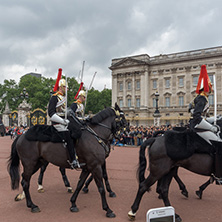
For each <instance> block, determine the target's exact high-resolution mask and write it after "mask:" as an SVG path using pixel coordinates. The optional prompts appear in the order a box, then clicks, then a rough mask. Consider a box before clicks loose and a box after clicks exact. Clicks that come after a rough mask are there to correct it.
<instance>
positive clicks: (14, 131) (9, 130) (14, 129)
mask: <svg viewBox="0 0 222 222" xmlns="http://www.w3.org/2000/svg"><path fill="white" fill-rule="evenodd" d="M28 129H29V127H24V126H9V127H5V134H6V136H11V139H15V138H16V137H17V136H18V135H21V134H23V133H25V132H26V131H27V130H28Z"/></svg>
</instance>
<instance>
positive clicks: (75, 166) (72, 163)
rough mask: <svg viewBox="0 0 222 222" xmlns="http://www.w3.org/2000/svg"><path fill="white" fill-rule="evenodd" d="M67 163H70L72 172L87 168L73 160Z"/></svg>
mask: <svg viewBox="0 0 222 222" xmlns="http://www.w3.org/2000/svg"><path fill="white" fill-rule="evenodd" d="M67 162H68V163H69V165H70V167H71V169H72V170H74V169H75V170H81V167H83V166H85V165H86V164H85V163H79V161H78V160H73V161H72V162H70V161H69V160H67Z"/></svg>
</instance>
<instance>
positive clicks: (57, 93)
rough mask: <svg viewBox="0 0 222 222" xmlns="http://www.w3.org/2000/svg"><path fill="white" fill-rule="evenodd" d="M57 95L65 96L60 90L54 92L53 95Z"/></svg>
mask: <svg viewBox="0 0 222 222" xmlns="http://www.w3.org/2000/svg"><path fill="white" fill-rule="evenodd" d="M57 95H62V96H63V94H62V93H61V92H59V91H57V92H56V93H54V94H53V96H57Z"/></svg>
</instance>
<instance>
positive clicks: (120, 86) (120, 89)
mask: <svg viewBox="0 0 222 222" xmlns="http://www.w3.org/2000/svg"><path fill="white" fill-rule="evenodd" d="M119 91H123V83H122V82H120V83H119Z"/></svg>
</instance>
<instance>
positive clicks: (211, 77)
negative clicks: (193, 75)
mask: <svg viewBox="0 0 222 222" xmlns="http://www.w3.org/2000/svg"><path fill="white" fill-rule="evenodd" d="M209 79H210V81H211V83H212V84H213V83H214V75H209Z"/></svg>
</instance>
